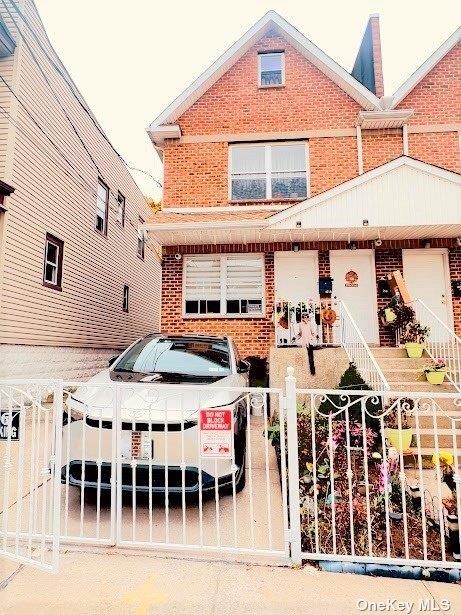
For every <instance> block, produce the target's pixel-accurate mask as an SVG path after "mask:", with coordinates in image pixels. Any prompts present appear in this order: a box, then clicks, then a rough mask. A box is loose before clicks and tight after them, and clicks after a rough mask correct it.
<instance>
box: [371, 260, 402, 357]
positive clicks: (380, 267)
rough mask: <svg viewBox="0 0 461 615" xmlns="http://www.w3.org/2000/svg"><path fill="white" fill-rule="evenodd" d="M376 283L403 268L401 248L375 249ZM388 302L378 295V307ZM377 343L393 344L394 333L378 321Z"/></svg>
mask: <svg viewBox="0 0 461 615" xmlns="http://www.w3.org/2000/svg"><path fill="white" fill-rule="evenodd" d="M375 267H376V283H378V281H379V280H383V279H386V278H387V274H388V273H392V272H393V271H395V270H396V269H399V270H400V271H402V270H403V261H402V249H401V248H394V249H389V250H375ZM388 303H389V299H382V298H380V297H379V295H378V309H379V310H380V309H382V308H383V307H385V306H386V305H387V304H388ZM379 343H380V344H381V346H394V344H395V335H394V334H393V333H392V331H390V330H389V329H388V328H386V327H383V325H382V324H381V322H380V323H379Z"/></svg>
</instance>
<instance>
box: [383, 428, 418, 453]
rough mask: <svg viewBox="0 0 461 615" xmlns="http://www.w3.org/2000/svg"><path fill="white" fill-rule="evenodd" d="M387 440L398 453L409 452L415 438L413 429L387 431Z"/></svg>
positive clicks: (388, 429) (389, 429)
mask: <svg viewBox="0 0 461 615" xmlns="http://www.w3.org/2000/svg"><path fill="white" fill-rule="evenodd" d="M386 438H387V439H388V441H389V444H390V445H391V446H393V447H394V448H395V449H397V450H398V451H407V450H408V449H409V448H410V445H411V439H412V438H413V429H412V428H411V427H409V428H408V429H391V428H390V427H388V428H387V429H386Z"/></svg>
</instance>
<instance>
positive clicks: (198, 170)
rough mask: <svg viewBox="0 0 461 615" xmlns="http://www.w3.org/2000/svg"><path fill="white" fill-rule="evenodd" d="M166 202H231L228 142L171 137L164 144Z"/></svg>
mask: <svg viewBox="0 0 461 615" xmlns="http://www.w3.org/2000/svg"><path fill="white" fill-rule="evenodd" d="M163 161H164V162H163V164H164V168H165V173H164V180H163V206H164V207H173V206H180V205H183V206H184V207H195V206H200V205H222V204H227V202H228V180H227V167H228V146H227V143H187V144H180V143H178V142H177V141H173V140H172V141H169V142H168V144H167V145H166V146H165V148H164V159H163Z"/></svg>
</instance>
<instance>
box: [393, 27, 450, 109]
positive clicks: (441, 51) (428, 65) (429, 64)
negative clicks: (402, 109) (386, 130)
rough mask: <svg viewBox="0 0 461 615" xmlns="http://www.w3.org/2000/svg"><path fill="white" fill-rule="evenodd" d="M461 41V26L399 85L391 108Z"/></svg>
mask: <svg viewBox="0 0 461 615" xmlns="http://www.w3.org/2000/svg"><path fill="white" fill-rule="evenodd" d="M460 41H461V27H459V28H458V29H457V30H455V31H454V32H453V34H452V35H451V36H449V37H448V38H447V40H446V41H445V42H444V43H442V45H440V47H439V48H438V49H437V50H436V51H434V53H433V54H432V55H431V56H429V57H428V58H427V60H426V61H425V62H424V63H423V64H421V66H420V67H419V68H418V69H417V70H415V72H414V73H413V74H412V75H411V76H410V77H409V78H408V79H407V80H406V81H405V82H404V83H402V85H401V86H400V87H399V89H398V90H397V91H396V92H395V94H394V95H393V96H392V101H391V104H390V107H389V108H390V109H393V108H395V107H397V105H398V104H399V103H401V102H402V100H403V99H404V98H406V97H407V96H408V94H409V93H410V92H411V91H412V90H413V88H415V87H416V86H417V85H418V83H419V82H420V81H421V80H422V79H424V77H425V76H426V75H427V74H428V73H429V72H430V71H431V70H432V69H433V68H434V67H435V66H436V65H437V64H438V63H439V62H440V60H442V59H443V58H444V57H445V56H446V55H447V53H448V52H449V51H451V50H452V49H453V47H454V46H455V45H457V44H458V43H459V42H460Z"/></svg>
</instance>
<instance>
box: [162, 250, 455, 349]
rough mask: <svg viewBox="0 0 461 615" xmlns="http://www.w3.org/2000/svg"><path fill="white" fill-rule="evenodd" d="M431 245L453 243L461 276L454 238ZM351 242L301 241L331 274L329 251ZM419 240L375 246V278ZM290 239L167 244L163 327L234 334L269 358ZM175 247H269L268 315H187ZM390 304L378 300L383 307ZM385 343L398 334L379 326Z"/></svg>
mask: <svg viewBox="0 0 461 615" xmlns="http://www.w3.org/2000/svg"><path fill="white" fill-rule="evenodd" d="M431 245H432V247H434V248H435V247H448V248H450V267H451V277H452V278H453V279H456V278H457V279H461V250H460V249H459V248H457V247H455V245H456V242H455V240H454V239H432V240H431ZM346 247H347V244H346V242H333V241H332V242H302V243H300V249H301V250H319V276H328V275H330V259H329V250H335V249H337V250H340V249H341V250H344V249H345V248H346ZM419 247H420V242H419V241H418V240H410V239H407V240H402V241H387V242H383V245H382V246H381V247H380V248H378V249H376V250H375V262H376V281H378V280H380V279H382V278H383V277H385V276H386V274H387V273H390V272H392V271H395V270H396V269H399V270H400V271H402V269H403V265H402V249H403V248H419ZM291 248H292V246H291V244H290V243H270V244H249V245H237V246H233V245H218V246H172V247H168V248H166V249H165V256H164V260H163V295H162V331H163V332H164V333H210V334H215V335H232V336H233V337H234V339H235V341H236V343H237V346H238V348H239V351H240V352H241V354H242V356H249V355H257V356H262V357H265V356H267V355H268V352H269V348H270V347H271V346H272V345H273V344H274V326H273V322H272V307H273V302H274V251H277V250H291ZM357 248H359V249H360V248H367V249H370V248H372V249H373V248H374V243H373V242H369V241H363V242H357ZM176 252H181V253H182V254H203V253H207V254H209V253H232V252H253V253H254V252H264V253H265V270H266V317H265V318H250V319H245V318H192V319H184V318H183V317H182V271H183V261H182V260H180V261H177V260H176V259H175V258H174V254H175V253H176ZM387 303H388V300H387V299H378V307H379V308H382V307H384V306H385V305H386V304H387ZM453 304H454V313H455V320H456V323H457V328H458V331H460V330H461V299H453ZM380 342H381V344H382V345H394V343H395V339H394V337H393V336H392V335H391V334H390V333H389V332H388V331H387V330H386V329H384V328H382V327H380Z"/></svg>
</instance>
